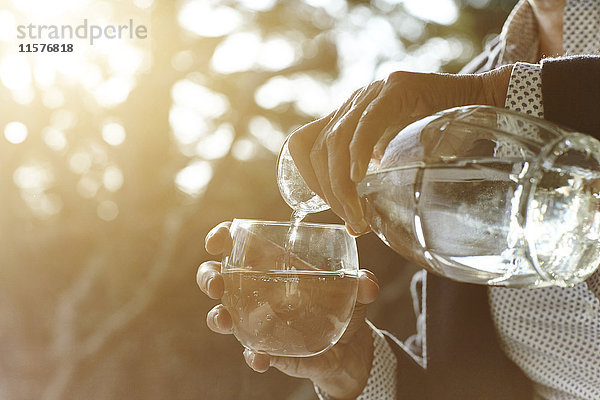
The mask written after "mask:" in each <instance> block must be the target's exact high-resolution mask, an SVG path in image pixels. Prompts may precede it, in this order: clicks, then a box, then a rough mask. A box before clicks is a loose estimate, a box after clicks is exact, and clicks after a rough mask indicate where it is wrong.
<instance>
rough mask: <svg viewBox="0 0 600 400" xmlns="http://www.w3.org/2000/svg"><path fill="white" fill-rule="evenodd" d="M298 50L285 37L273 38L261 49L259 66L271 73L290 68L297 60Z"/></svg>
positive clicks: (258, 59) (264, 43) (258, 60)
mask: <svg viewBox="0 0 600 400" xmlns="http://www.w3.org/2000/svg"><path fill="white" fill-rule="evenodd" d="M297 57H298V56H297V54H296V49H295V48H294V46H293V45H292V43H291V42H290V41H289V40H287V39H285V38H283V37H271V38H269V39H267V40H266V41H264V42H263V43H262V45H261V47H260V50H259V53H258V58H257V64H258V65H259V66H261V67H263V68H264V69H267V70H270V71H278V70H282V69H284V68H287V67H289V66H290V65H292V64H293V63H294V61H296V59H297Z"/></svg>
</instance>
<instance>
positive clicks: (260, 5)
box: [238, 0, 277, 11]
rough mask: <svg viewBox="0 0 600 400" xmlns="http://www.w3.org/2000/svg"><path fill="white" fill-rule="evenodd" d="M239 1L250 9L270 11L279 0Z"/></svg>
mask: <svg viewBox="0 0 600 400" xmlns="http://www.w3.org/2000/svg"><path fill="white" fill-rule="evenodd" d="M238 3H239V4H240V5H241V6H242V7H244V8H247V9H248V10H253V11H269V10H270V9H272V8H273V7H274V6H275V4H276V3H277V0H238Z"/></svg>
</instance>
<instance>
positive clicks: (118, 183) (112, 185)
mask: <svg viewBox="0 0 600 400" xmlns="http://www.w3.org/2000/svg"><path fill="white" fill-rule="evenodd" d="M124 181H125V178H124V177H123V172H122V171H121V169H120V168H119V167H117V166H116V165H110V166H108V167H106V169H105V170H104V174H103V175H102V183H103V184H104V187H105V188H106V190H108V191H110V192H116V191H118V190H119V189H121V187H122V186H123V182H124Z"/></svg>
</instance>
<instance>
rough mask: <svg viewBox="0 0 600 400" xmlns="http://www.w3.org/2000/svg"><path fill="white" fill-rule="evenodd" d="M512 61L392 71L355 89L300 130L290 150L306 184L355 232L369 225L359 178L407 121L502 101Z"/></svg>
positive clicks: (291, 140) (294, 135)
mask: <svg viewBox="0 0 600 400" xmlns="http://www.w3.org/2000/svg"><path fill="white" fill-rule="evenodd" d="M511 71H512V65H509V66H504V67H501V68H498V69H496V70H493V71H490V72H487V73H484V74H474V75H451V74H437V73H413V72H394V73H392V74H390V75H389V76H388V78H387V79H385V80H382V81H376V82H373V83H371V84H370V85H368V86H365V87H364V88H361V89H359V90H357V91H356V92H354V94H353V95H352V96H350V98H349V99H348V100H347V101H346V102H345V103H344V104H342V106H341V107H339V108H338V109H337V110H335V111H334V112H333V113H331V114H330V115H328V116H326V117H324V118H321V119H319V120H317V121H314V122H312V123H310V124H307V125H305V126H303V127H301V128H300V129H298V130H296V131H295V132H294V133H293V134H292V135H290V138H289V144H288V147H289V150H290V154H291V156H292V158H293V159H294V162H295V164H296V166H297V167H298V170H299V171H300V174H301V175H302V177H303V178H304V180H305V181H306V183H307V184H308V186H309V187H310V188H311V189H312V190H313V191H314V192H315V193H317V194H318V195H319V196H321V197H322V198H323V199H324V200H325V201H326V202H327V203H328V204H329V205H330V206H331V209H332V210H333V211H334V212H335V213H336V214H337V215H339V216H340V217H341V218H342V219H343V220H344V221H346V224H347V225H349V227H350V230H351V231H353V232H354V233H356V234H359V233H364V232H366V231H367V230H368V225H367V223H366V221H365V220H364V214H363V211H362V209H361V204H360V200H359V198H358V194H357V191H356V182H359V181H360V180H362V179H363V178H364V177H365V174H366V171H367V167H368V164H369V161H370V160H371V158H375V159H378V158H381V156H382V155H383V152H384V151H385V148H386V147H387V144H388V143H389V142H390V140H391V139H392V138H393V137H394V136H395V134H396V133H397V132H398V131H399V130H400V129H402V128H404V127H405V126H406V125H408V124H410V123H412V122H414V121H416V120H418V119H420V118H423V117H425V116H427V115H431V114H433V113H435V112H437V111H441V110H444V109H447V108H451V107H456V106H462V105H470V104H486V105H494V106H498V107H503V106H504V99H505V97H506V90H507V87H508V82H509V80H510V73H511Z"/></svg>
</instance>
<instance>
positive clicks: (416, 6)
mask: <svg viewBox="0 0 600 400" xmlns="http://www.w3.org/2000/svg"><path fill="white" fill-rule="evenodd" d="M404 6H405V7H406V11H408V12H409V13H410V14H412V15H414V16H415V17H418V18H421V19H423V20H425V21H431V22H435V23H436V24H442V25H451V24H453V23H454V22H456V20H457V19H458V7H457V6H456V3H455V2H454V1H453V0H404Z"/></svg>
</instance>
